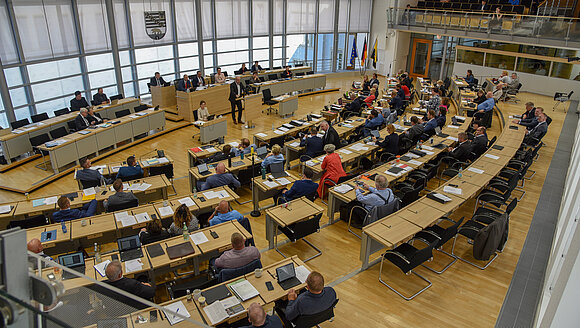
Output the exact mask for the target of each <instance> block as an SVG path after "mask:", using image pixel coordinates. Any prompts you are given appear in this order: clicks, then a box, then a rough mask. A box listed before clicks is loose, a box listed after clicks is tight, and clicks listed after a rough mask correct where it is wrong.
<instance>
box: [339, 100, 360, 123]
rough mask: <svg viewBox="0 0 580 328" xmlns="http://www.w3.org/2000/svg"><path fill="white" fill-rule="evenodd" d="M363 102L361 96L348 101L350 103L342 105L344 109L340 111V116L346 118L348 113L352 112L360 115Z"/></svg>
mask: <svg viewBox="0 0 580 328" xmlns="http://www.w3.org/2000/svg"><path fill="white" fill-rule="evenodd" d="M362 104H363V100H362V98H356V99H354V100H353V101H351V102H350V104H346V105H345V106H344V110H343V111H342V112H341V113H340V116H341V117H342V118H343V119H346V118H347V117H348V116H350V114H351V113H352V114H354V115H355V116H360V113H361V107H362Z"/></svg>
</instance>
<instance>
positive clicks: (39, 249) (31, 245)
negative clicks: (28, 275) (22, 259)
mask: <svg viewBox="0 0 580 328" xmlns="http://www.w3.org/2000/svg"><path fill="white" fill-rule="evenodd" d="M26 247H27V248H28V250H29V251H30V252H32V253H34V254H37V255H39V256H42V257H43V258H45V259H47V260H50V261H54V259H53V258H52V257H50V256H48V255H46V254H44V247H43V246H42V243H41V242H40V240H39V239H38V238H32V239H31V240H30V241H29V242H28V244H26ZM28 263H29V264H30V265H31V266H32V269H33V270H36V268H37V267H38V261H37V260H36V259H35V258H33V257H29V258H28ZM47 266H49V265H48V264H46V263H42V267H43V268H45V267H47Z"/></svg>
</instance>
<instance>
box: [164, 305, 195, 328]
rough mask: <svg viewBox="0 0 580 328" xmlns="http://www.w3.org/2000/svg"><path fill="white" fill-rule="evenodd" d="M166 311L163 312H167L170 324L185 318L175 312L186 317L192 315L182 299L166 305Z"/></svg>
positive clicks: (166, 315)
mask: <svg viewBox="0 0 580 328" xmlns="http://www.w3.org/2000/svg"><path fill="white" fill-rule="evenodd" d="M164 309H165V310H164V311H163V313H165V317H166V318H167V321H169V324H170V325H174V324H176V323H179V322H181V321H183V320H184V319H183V318H182V317H180V316H177V315H175V314H178V315H181V316H184V317H187V318H189V317H191V315H190V314H189V312H187V308H186V307H185V305H184V304H183V302H182V301H178V302H175V303H172V304H169V305H166V306H164Z"/></svg>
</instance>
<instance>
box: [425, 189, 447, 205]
mask: <svg viewBox="0 0 580 328" xmlns="http://www.w3.org/2000/svg"><path fill="white" fill-rule="evenodd" d="M427 198H429V199H432V200H434V201H436V202H439V203H441V204H445V203H447V202H450V201H451V198H449V197H447V196H445V195H442V194H440V193H437V192H431V193H428V194H427Z"/></svg>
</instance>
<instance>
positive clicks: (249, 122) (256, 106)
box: [243, 94, 262, 128]
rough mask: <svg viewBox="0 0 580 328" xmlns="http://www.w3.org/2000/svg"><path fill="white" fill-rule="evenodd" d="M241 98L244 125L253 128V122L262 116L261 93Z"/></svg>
mask: <svg viewBox="0 0 580 328" xmlns="http://www.w3.org/2000/svg"><path fill="white" fill-rule="evenodd" d="M243 100H244V117H245V119H246V127H248V128H253V127H254V124H253V122H254V121H256V120H259V119H260V117H261V116H262V94H255V95H247V96H245V97H244V99H243Z"/></svg>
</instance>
